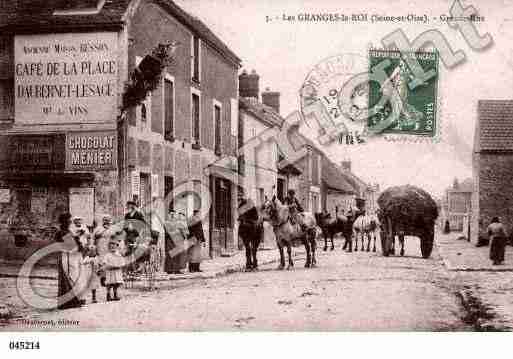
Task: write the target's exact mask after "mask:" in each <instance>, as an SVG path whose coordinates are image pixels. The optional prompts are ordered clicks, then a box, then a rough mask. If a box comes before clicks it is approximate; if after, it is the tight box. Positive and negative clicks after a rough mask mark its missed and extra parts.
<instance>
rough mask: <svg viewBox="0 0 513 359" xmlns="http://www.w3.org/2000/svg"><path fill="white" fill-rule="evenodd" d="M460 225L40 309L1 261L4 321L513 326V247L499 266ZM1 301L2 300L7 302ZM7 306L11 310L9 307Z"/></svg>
mask: <svg viewBox="0 0 513 359" xmlns="http://www.w3.org/2000/svg"><path fill="white" fill-rule="evenodd" d="M458 237H459V234H458V233H452V234H449V235H444V234H441V233H437V235H436V238H435V248H434V250H433V254H432V256H431V258H430V259H427V260H424V259H422V258H421V257H420V243H419V240H418V239H417V238H415V237H407V238H406V248H405V249H406V255H405V256H404V257H399V256H393V257H389V258H385V257H383V256H382V255H381V250H380V248H379V242H380V241H379V240H378V241H377V242H378V251H377V252H376V253H372V252H361V251H359V252H356V253H351V254H349V253H346V252H344V251H342V250H341V248H340V245H341V242H342V240H341V239H336V249H335V250H334V251H328V252H324V251H322V245H319V246H318V248H319V250H318V267H317V268H315V269H306V268H303V265H304V260H305V254H304V249H303V248H302V247H297V248H294V250H293V254H294V260H295V262H296V266H295V267H294V268H293V269H292V270H291V271H278V270H276V267H277V264H278V259H279V255H278V251H277V250H276V249H274V250H265V251H259V253H258V257H259V264H260V271H258V272H251V273H243V271H244V266H245V255H244V252H243V251H240V252H236V253H235V254H234V255H233V256H230V257H218V258H215V259H212V260H206V261H204V262H203V263H202V269H203V272H202V273H190V274H184V275H168V274H159V275H157V276H156V278H154V281H152V282H150V281H148V279H147V278H140V279H139V280H136V281H134V282H132V283H127V284H126V285H125V287H124V288H123V290H122V296H123V299H122V301H121V302H116V303H113V302H109V303H107V302H105V298H104V293H103V292H104V290H103V289H100V294H99V300H100V303H98V304H88V305H86V306H85V307H83V308H80V309H71V310H67V311H38V310H34V309H33V308H31V307H30V306H28V305H27V304H26V303H24V302H22V301H21V299H20V298H19V296H18V295H17V290H16V280H17V279H16V265H14V266H13V265H12V264H13V263H11V265H9V263H5V262H4V263H1V262H0V303H4V307H3V308H0V327H3V328H0V330H4V329H5V330H20V329H21V330H66V331H68V330H96V329H99V330H138V331H139V330H385V331H396V330H431V331H432V330H435V331H439V330H450V331H459V330H465V331H466V330H476V331H485V330H493V331H497V330H508V331H509V330H513V297H512V296H511V293H512V290H513V276H511V274H510V273H509V272H510V271H511V270H513V249H512V248H511V247H507V251H506V261H505V265H502V266H498V267H497V266H492V265H491V263H490V260H489V259H488V250H489V248H488V247H480V248H477V247H475V245H473V244H472V243H469V242H467V241H465V240H458V239H457V238H458ZM55 278H56V269H55V268H53V267H41V268H37V270H36V271H35V272H34V273H33V276H32V277H31V284H32V285H33V286H34V288H35V290H37V292H38V293H40V294H42V295H47V296H52V295H55V294H56V291H57V282H56V280H55ZM0 307H2V306H1V305H0ZM2 313H9V315H8V316H5V315H4V314H2Z"/></svg>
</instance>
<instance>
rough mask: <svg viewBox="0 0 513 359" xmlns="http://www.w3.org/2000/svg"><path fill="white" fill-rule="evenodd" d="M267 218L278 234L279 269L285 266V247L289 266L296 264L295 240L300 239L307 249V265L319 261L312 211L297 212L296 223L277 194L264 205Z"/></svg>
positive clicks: (276, 234)
mask: <svg viewBox="0 0 513 359" xmlns="http://www.w3.org/2000/svg"><path fill="white" fill-rule="evenodd" d="M263 213H264V214H265V220H268V221H269V222H270V223H271V225H272V227H273V230H274V234H275V236H276V244H277V245H278V249H279V251H280V265H279V266H278V269H284V268H285V255H284V253H283V247H287V254H288V267H287V269H290V268H291V267H293V266H294V261H293V260H292V243H293V241H294V240H297V239H300V240H301V241H302V242H303V244H304V246H305V249H306V263H305V267H306V268H309V267H314V266H315V265H316V263H317V259H316V258H315V249H316V242H315V237H316V234H317V230H316V224H317V223H316V221H315V218H314V216H313V214H312V213H309V212H302V213H297V214H296V223H294V224H293V223H292V221H291V220H292V214H291V211H290V208H289V206H287V205H284V204H282V203H281V202H280V200H279V199H277V198H276V196H274V197H273V199H272V200H271V201H267V202H266V203H265V204H264V206H263Z"/></svg>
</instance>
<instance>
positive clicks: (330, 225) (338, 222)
mask: <svg viewBox="0 0 513 359" xmlns="http://www.w3.org/2000/svg"><path fill="white" fill-rule="evenodd" d="M315 219H316V221H317V225H318V226H319V227H320V228H321V231H322V236H323V237H324V249H323V250H324V251H325V252H326V251H327V250H328V238H329V239H330V240H331V250H334V249H335V243H334V241H333V237H335V235H336V234H337V233H344V229H345V227H346V223H347V220H348V219H347V217H345V216H343V215H338V211H336V212H335V218H334V219H332V218H331V214H330V213H325V212H320V213H316V214H315Z"/></svg>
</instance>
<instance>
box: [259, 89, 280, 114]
mask: <svg viewBox="0 0 513 359" xmlns="http://www.w3.org/2000/svg"><path fill="white" fill-rule="evenodd" d="M262 102H263V103H264V105H267V106H269V107H272V108H273V109H274V110H275V111H276V112H277V113H278V114H279V113H280V93H279V92H277V91H270V89H269V87H266V88H265V91H264V92H262Z"/></svg>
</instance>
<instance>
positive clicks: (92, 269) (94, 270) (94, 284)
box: [83, 245, 101, 303]
mask: <svg viewBox="0 0 513 359" xmlns="http://www.w3.org/2000/svg"><path fill="white" fill-rule="evenodd" d="M83 263H84V264H85V265H89V268H88V274H89V280H88V287H89V289H90V290H91V294H92V303H98V301H97V300H96V290H97V289H98V288H100V270H101V268H100V257H98V252H97V250H96V246H95V245H90V246H89V251H88V253H87V257H85V258H84V261H83Z"/></svg>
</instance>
